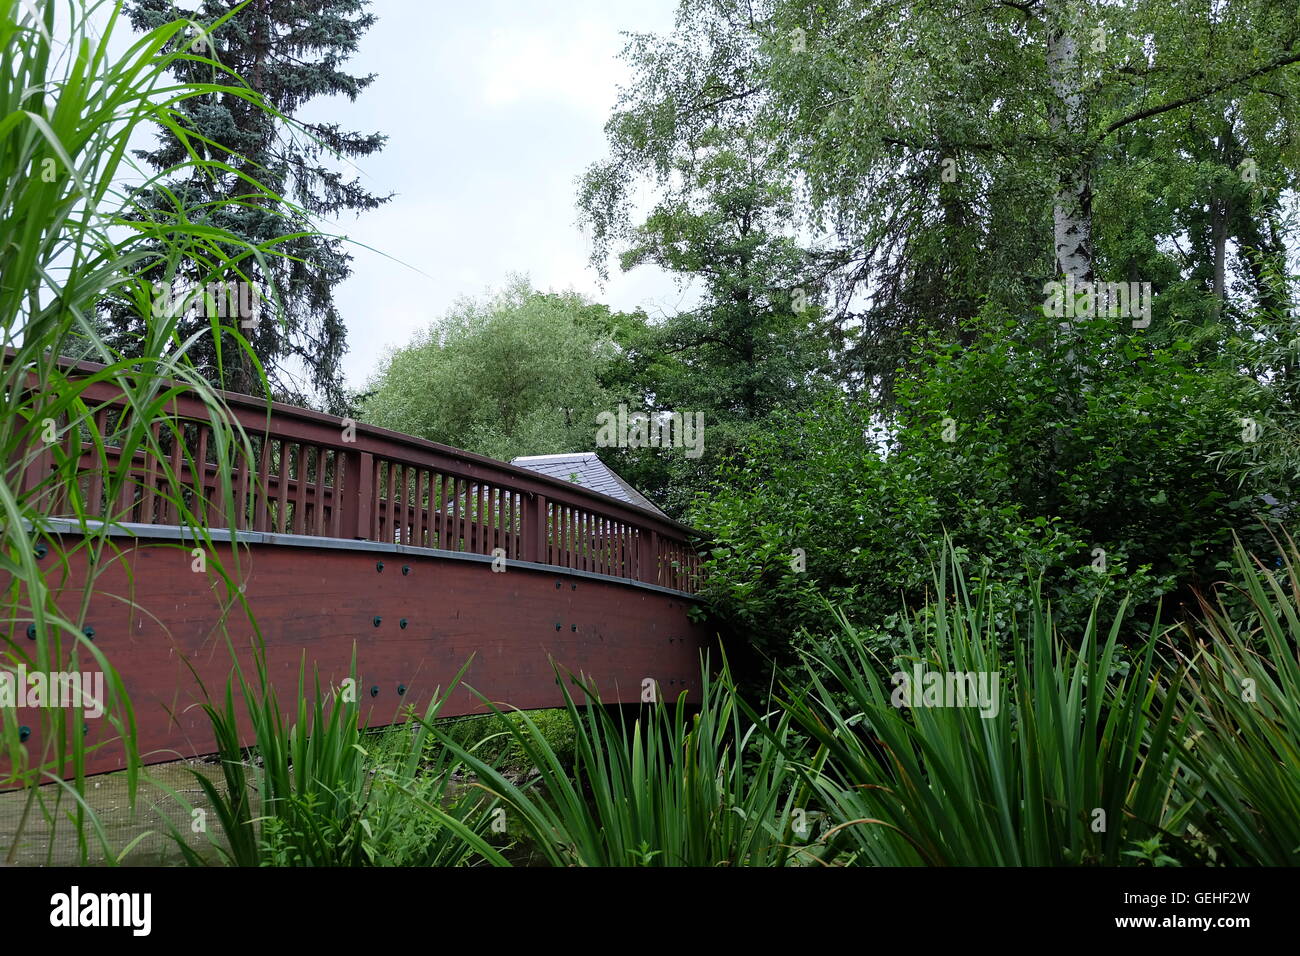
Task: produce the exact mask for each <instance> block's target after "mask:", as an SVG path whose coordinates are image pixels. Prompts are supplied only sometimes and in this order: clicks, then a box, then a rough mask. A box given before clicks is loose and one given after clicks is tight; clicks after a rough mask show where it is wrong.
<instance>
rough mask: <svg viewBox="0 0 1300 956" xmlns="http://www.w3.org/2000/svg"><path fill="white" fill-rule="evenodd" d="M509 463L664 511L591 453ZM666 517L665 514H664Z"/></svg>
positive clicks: (532, 458)
mask: <svg viewBox="0 0 1300 956" xmlns="http://www.w3.org/2000/svg"><path fill="white" fill-rule="evenodd" d="M510 464H512V465H518V466H519V467H520V468H527V469H528V470H529V471H536V472H540V473H541V474H543V475H550V476H551V477H552V478H558V479H560V481H572V482H573V483H574V484H578V485H582V487H584V488H586V489H588V490H590V491H595V492H599V493H600V494H602V495H608V496H609V497H611V498H617V499H618V500H619V501H624V502H627V503H628V504H630V505H636V506H637V507H638V508H645V509H646V510H647V511H653V512H654V513H655V514H657V515H662V514H663V512H662V511H660V510H659V509H658V508H656V507H655V505H654V502H652V501H651V500H650V499H649V498H647V497H646V496H645V495H643V494H641V492H639V491H637V490H636V489H635V488H633V487H632V486H631V485H629V484H628V483H627V482H626V481H624V480H623V479H622V478H620V477H619V476H618V475H617V474H616V473H615V472H614V470H613V469H612V468H610V467H609V466H608V465H606V464H605V463H604V462H603V461H601V460H600V459H599V458H597V457H596V453H595V452H594V451H586V452H578V453H577V454H571V455H525V456H523V457H521V458H515V459H513V460H512V461H511V462H510ZM665 517H666V515H665Z"/></svg>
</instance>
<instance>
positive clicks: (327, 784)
mask: <svg viewBox="0 0 1300 956" xmlns="http://www.w3.org/2000/svg"><path fill="white" fill-rule="evenodd" d="M305 673H306V665H305V663H304V665H303V667H302V669H301V670H300V671H299V679H298V707H297V710H296V719H295V720H294V722H293V723H291V724H290V723H288V722H287V721H286V719H285V716H284V713H283V711H282V709H281V707H280V704H279V702H278V700H277V699H276V695H275V692H274V690H272V689H270V688H269V686H268V684H267V681H266V672H265V669H264V664H263V662H262V660H261V658H260V656H259V659H258V680H257V683H256V685H253V684H250V683H249V682H248V681H247V680H245V678H244V676H243V674H242V672H238V674H237V676H238V682H239V688H240V691H241V698H242V700H243V702H244V705H245V710H246V715H247V719H248V721H249V722H251V724H252V727H253V738H254V748H253V751H252V753H251V754H249V755H248V756H246V755H245V752H244V751H243V749H242V748H241V747H240V734H239V727H240V725H241V724H242V723H243V721H241V720H240V717H239V712H238V710H237V708H236V706H235V702H234V683H235V681H234V679H233V678H232V680H231V681H230V682H229V683H227V685H226V698H225V704H224V706H220V707H219V706H217V705H216V704H213V703H209V704H206V705H205V706H204V710H205V711H206V712H207V714H208V718H209V720H210V721H211V722H212V727H213V730H214V732H215V734H216V738H217V745H218V755H219V757H220V759H221V767H222V773H223V776H224V778H225V786H224V787H218V786H217V785H216V784H214V783H213V782H212V781H211V780H209V779H208V778H207V777H206V776H204V775H203V774H201V773H199V772H198V771H192V773H193V774H194V778H195V780H196V782H197V783H198V784H199V786H200V787H201V788H202V789H203V792H204V794H205V795H206V796H207V798H208V800H209V802H210V804H211V807H212V812H213V813H214V814H215V815H216V818H217V821H218V823H219V824H220V832H221V833H222V834H223V835H224V838H225V840H224V843H219V842H217V841H216V840H215V839H212V841H211V842H212V844H213V846H214V847H215V849H216V851H217V853H218V854H219V855H220V857H221V858H222V859H223V860H224V861H225V862H227V863H229V864H232V865H236V866H379V865H383V866H457V865H465V864H467V863H469V862H471V861H473V860H474V859H476V858H477V855H479V854H481V855H482V856H483V857H485V858H487V859H488V860H492V861H498V860H499V856H498V854H497V852H496V850H494V849H493V848H492V847H491V846H490V845H489V844H488V843H487V841H486V840H485V839H484V837H483V834H484V833H485V832H486V831H487V828H488V826H489V824H490V812H491V809H492V805H491V801H490V800H487V799H485V798H484V796H483V794H482V793H481V792H479V791H474V790H470V789H467V788H460V789H457V788H456V787H455V785H454V779H455V774H456V772H457V769H458V767H459V762H458V761H457V760H456V759H455V758H454V757H451V756H450V755H449V754H448V753H447V752H445V751H442V750H433V751H431V750H430V748H428V747H427V746H426V732H425V729H424V725H423V724H422V723H418V722H417V723H415V724H414V725H413V726H412V727H411V728H409V730H397V731H395V732H393V733H390V734H388V735H386V736H385V737H383V738H382V743H380V744H379V746H376V747H374V748H373V749H371V747H372V740H371V739H370V738H367V736H366V734H365V732H364V731H363V730H362V729H360V722H361V717H360V707H359V705H358V704H357V701H356V695H355V693H352V694H350V695H348V694H344V693H342V692H340V691H339V690H332V691H330V692H328V693H325V692H322V689H321V686H320V681H319V678H317V680H316V683H315V686H314V688H309V687H308V686H307V685H306V682H305ZM457 679H459V675H457ZM453 686H454V683H453ZM353 689H354V690H355V677H354V678H353ZM446 699H447V694H443V695H442V696H440V697H437V698H435V699H434V700H433V701H431V702H430V704H429V709H428V711H427V713H426V715H425V719H426V720H432V719H434V718H436V716H437V713H438V710H439V708H440V707H441V706H442V705H443V703H445V701H446ZM376 742H377V741H376ZM210 836H211V837H215V834H210ZM173 837H174V838H175V840H176V842H177V845H178V847H179V848H180V849H181V852H182V853H183V854H184V855H185V857H186V859H187V860H188V861H189V862H190V863H191V864H195V865H198V864H202V863H204V862H206V861H205V858H204V857H203V855H202V854H200V853H199V852H198V851H196V850H194V849H193V848H192V847H190V846H189V844H188V842H187V840H186V838H185V836H184V835H183V834H180V833H177V832H173Z"/></svg>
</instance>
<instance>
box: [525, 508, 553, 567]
mask: <svg viewBox="0 0 1300 956" xmlns="http://www.w3.org/2000/svg"><path fill="white" fill-rule="evenodd" d="M524 513H525V514H526V515H527V520H526V521H525V522H524V526H523V528H522V531H523V535H524V554H523V559H524V560H525V561H535V562H537V563H539V564H545V563H546V559H547V557H548V555H547V554H546V532H547V527H546V520H547V507H546V495H533V496H532V498H531V499H529V502H528V507H527V509H526V510H525V512H524Z"/></svg>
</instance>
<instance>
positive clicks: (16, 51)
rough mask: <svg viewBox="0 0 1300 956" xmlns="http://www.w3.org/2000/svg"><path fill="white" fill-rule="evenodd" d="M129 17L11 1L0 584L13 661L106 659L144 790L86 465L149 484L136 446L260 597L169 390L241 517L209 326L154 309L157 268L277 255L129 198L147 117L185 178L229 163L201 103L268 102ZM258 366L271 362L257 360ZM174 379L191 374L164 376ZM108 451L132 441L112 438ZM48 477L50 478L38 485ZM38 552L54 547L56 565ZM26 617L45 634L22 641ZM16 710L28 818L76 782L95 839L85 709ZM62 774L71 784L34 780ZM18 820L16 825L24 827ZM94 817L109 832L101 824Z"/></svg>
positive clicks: (171, 30)
mask: <svg viewBox="0 0 1300 956" xmlns="http://www.w3.org/2000/svg"><path fill="white" fill-rule="evenodd" d="M120 16H121V8H120V5H119V4H117V3H104V2H101V3H84V2H76V0H74V2H69V3H66V4H59V3H55V2H52V0H39V2H35V3H26V2H23V3H20V2H16V0H11V2H5V3H3V4H0V180H2V181H3V189H0V194H2V195H3V197H4V199H3V202H0V275H3V277H4V281H3V282H0V329H3V342H0V345H2V346H3V347H4V348H5V349H7V350H12V352H11V354H9V355H7V356H6V357H5V359H4V362H3V365H0V380H2V381H0V386H2V387H0V396H2V404H3V408H2V410H0V449H3V460H4V461H5V463H6V466H5V468H4V470H3V472H0V582H2V583H3V603H4V616H5V619H6V620H8V621H9V622H10V623H9V627H8V628H7V629H6V631H5V632H4V634H3V649H4V652H5V653H4V664H3V666H4V667H5V668H6V669H11V668H17V667H18V666H20V665H21V666H25V667H26V668H28V670H29V671H37V670H39V671H46V672H48V671H63V670H74V671H75V670H79V669H87V668H93V669H99V670H102V671H103V672H104V673H105V675H106V678H107V680H106V690H107V695H108V698H109V699H108V700H107V701H105V706H106V714H105V719H106V722H107V723H108V724H109V725H110V726H111V727H112V728H113V731H114V732H115V734H116V736H117V737H118V739H117V740H114V741H112V742H111V743H107V742H106V743H104V744H98V745H97V746H114V747H121V748H122V749H123V751H124V758H125V760H126V767H127V774H128V792H129V794H131V795H132V796H133V795H134V793H135V786H136V779H137V775H138V773H139V756H138V754H137V752H136V733H135V723H134V717H133V713H132V710H131V706H130V702H129V699H128V697H127V694H126V689H125V685H124V683H123V682H122V679H121V677H120V675H118V673H117V672H116V670H115V669H114V668H113V666H112V662H111V660H110V659H109V658H108V657H106V656H105V653H104V651H103V650H102V649H100V648H98V647H96V645H95V644H94V643H93V642H91V641H90V640H89V639H88V637H86V636H85V634H84V633H83V627H84V625H85V623H86V621H85V615H86V613H87V609H88V606H89V602H90V598H91V595H92V594H93V593H94V592H95V590H96V589H97V588H98V587H99V576H100V574H101V573H103V570H104V569H106V568H109V567H112V566H113V565H114V563H115V562H114V560H113V558H114V554H115V551H114V547H113V544H112V539H111V538H110V536H109V531H110V530H111V529H112V528H113V526H114V525H115V524H116V523H117V522H118V521H120V520H121V516H120V514H118V513H115V512H112V511H111V510H110V514H109V521H107V522H102V523H101V522H99V521H94V520H91V519H89V517H88V516H89V515H90V514H98V513H99V508H100V506H101V504H102V502H101V501H91V500H89V498H88V497H87V495H88V490H87V483H86V482H84V481H81V480H79V477H82V476H84V475H85V474H86V472H87V471H88V470H90V471H94V470H97V471H99V472H100V473H101V474H102V478H103V482H102V488H103V491H104V494H105V500H107V501H109V502H119V501H122V500H123V498H129V497H130V496H131V490H132V486H133V485H135V484H137V483H138V482H139V480H140V479H139V476H138V475H132V473H131V470H132V468H133V467H135V466H134V461H135V457H134V456H136V455H143V456H147V457H149V458H151V459H152V460H154V461H156V462H157V481H158V484H157V487H156V491H157V493H158V494H159V496H160V498H161V499H162V500H164V501H165V502H167V504H168V506H169V507H171V508H173V509H175V511H174V513H175V514H176V515H178V518H177V522H178V524H180V525H182V526H184V527H186V528H187V529H189V530H190V531H191V532H192V534H193V537H194V539H195V540H196V541H197V543H199V544H201V545H202V546H203V547H204V548H205V550H206V551H207V553H208V554H209V555H212V556H213V557H212V558H211V559H210V561H211V565H210V567H211V569H212V570H213V571H215V572H216V573H217V574H218V575H219V576H220V578H221V580H222V582H223V583H224V585H225V587H226V593H225V595H224V597H225V599H226V600H227V601H228V604H229V606H230V608H231V609H232V611H245V612H246V611H247V610H248V609H247V605H246V604H243V603H242V596H240V595H239V594H238V591H237V588H236V585H235V584H234V583H233V580H232V577H231V572H230V569H228V568H226V567H224V566H223V565H222V562H221V561H220V560H219V558H217V557H216V556H215V551H216V549H214V548H213V546H212V542H211V540H210V535H209V534H208V531H207V529H205V528H204V527H203V524H202V521H201V519H200V517H199V516H198V515H197V514H196V513H195V512H194V510H193V507H192V502H191V500H190V498H188V497H187V495H186V493H185V489H184V486H183V483H182V481H181V475H180V472H179V469H176V468H175V467H173V464H172V462H173V459H172V458H171V455H170V451H171V449H172V448H173V447H174V446H173V445H172V444H171V443H172V442H176V441H179V440H181V439H182V437H183V434H184V433H183V428H182V426H181V424H180V423H178V422H177V421H175V419H174V418H173V417H171V415H170V413H169V412H168V410H167V409H168V405H169V404H170V402H171V400H172V398H173V397H174V396H175V395H176V394H177V393H179V392H180V391H186V390H188V392H189V394H191V395H193V396H195V397H197V398H198V399H199V400H200V401H202V402H203V403H204V405H205V406H206V408H207V410H208V415H209V424H210V426H211V428H212V441H211V444H210V445H209V449H210V450H211V452H212V453H213V454H214V455H215V461H216V473H215V482H216V487H217V489H218V492H219V493H220V494H222V495H224V500H225V506H226V513H232V512H233V503H232V502H233V492H232V483H231V474H232V465H233V463H234V462H235V461H237V460H238V459H240V458H241V457H242V458H243V459H244V460H245V461H248V460H250V459H251V458H252V454H251V448H250V445H249V441H248V437H247V435H246V434H244V432H243V431H242V430H241V429H240V428H239V427H238V426H233V425H232V424H231V423H230V419H229V418H228V417H227V414H226V411H227V410H226V409H225V407H224V405H223V403H222V401H221V399H220V397H219V396H217V395H215V394H214V393H213V392H212V390H211V388H210V387H209V386H208V385H207V384H206V382H205V381H204V379H203V378H202V376H201V375H200V374H199V373H198V372H197V371H196V369H195V363H194V362H193V361H192V351H193V349H194V340H193V339H184V340H182V339H180V338H178V337H177V336H176V332H177V325H176V321H175V318H174V317H172V316H166V315H164V316H154V315H153V314H152V312H151V308H150V306H151V302H150V298H151V296H150V289H149V286H148V285H147V283H146V282H145V281H144V279H145V275H146V273H149V272H151V271H152V270H156V269H158V268H161V269H162V270H163V271H164V272H165V273H167V274H169V275H170V274H174V273H175V272H176V270H177V269H179V268H180V267H181V265H182V263H184V264H186V268H188V269H190V270H191V271H192V273H193V274H194V275H195V276H197V277H198V278H200V279H202V280H204V281H208V280H216V279H223V278H226V277H227V276H228V274H229V270H231V269H232V268H236V267H237V266H236V263H237V262H238V261H241V260H242V261H257V260H258V258H259V257H260V256H261V255H262V253H261V251H260V250H258V249H255V248H253V247H251V246H250V245H249V244H247V243H245V242H244V241H243V240H242V239H240V238H239V237H238V236H236V235H234V234H232V233H229V232H227V231H225V230H224V229H223V228H221V226H220V224H219V223H205V224H199V223H198V222H197V221H196V219H195V218H194V217H193V216H191V213H193V212H194V210H192V209H190V208H188V207H186V206H185V205H183V204H181V205H178V206H177V208H176V212H177V219H176V221H175V222H174V223H173V224H172V225H171V226H169V227H168V228H166V229H158V228H155V226H154V224H151V223H150V222H148V221H147V220H145V219H142V218H141V216H140V209H139V208H138V207H137V206H136V205H135V197H134V196H133V195H125V196H124V195H123V194H122V193H121V192H120V189H119V187H118V186H117V185H116V184H117V183H118V182H120V180H121V179H122V178H125V177H130V176H133V175H135V173H136V171H134V170H133V168H132V166H131V164H130V160H129V155H130V154H129V152H128V146H129V145H130V143H131V142H132V140H133V137H135V136H137V135H139V134H141V133H142V132H143V131H144V130H145V129H147V128H148V126H149V125H150V124H159V125H161V126H163V127H165V128H167V129H169V130H171V131H172V132H173V134H174V135H175V136H177V137H178V140H179V141H180V142H181V143H182V144H184V145H185V146H186V147H187V148H186V149H184V150H183V153H182V155H180V156H179V157H178V158H177V161H176V162H177V165H176V166H174V167H173V168H172V169H170V170H169V173H170V174H174V175H178V176H184V175H202V174H203V171H207V172H209V173H210V172H211V171H212V169H213V166H214V164H213V163H212V162H211V161H209V160H207V159H205V158H203V157H202V156H201V155H199V154H200V152H201V149H198V148H195V147H196V143H195V140H194V138H193V137H191V136H190V134H189V133H188V132H187V130H186V128H185V124H184V112H185V109H186V106H187V104H188V103H189V102H190V101H192V100H193V99H194V98H196V97H200V96H231V97H235V98H240V99H242V100H243V101H244V102H245V104H246V105H247V106H248V108H249V109H250V110H254V111H255V110H258V109H266V108H267V107H266V106H265V104H264V103H263V102H262V101H261V100H259V99H258V98H257V97H256V96H254V95H252V94H251V93H249V92H248V90H247V89H245V88H242V87H236V86H230V85H224V84H223V82H222V77H221V76H213V77H209V78H208V79H206V80H204V81H196V82H194V83H192V84H190V85H186V86H177V85H175V84H173V83H172V82H171V81H170V79H169V73H170V71H171V70H172V68H173V67H174V66H175V65H176V63H177V61H178V60H179V59H181V58H183V57H184V56H186V55H187V54H186V53H185V52H183V50H182V49H181V48H180V45H179V44H178V43H177V42H176V41H177V37H178V36H179V34H180V33H181V31H182V30H183V29H184V28H185V24H184V23H183V22H181V21H176V22H169V23H163V24H160V25H158V26H157V27H155V28H154V29H152V30H150V31H148V32H147V33H144V34H143V35H142V36H139V37H136V38H134V39H133V41H132V42H130V43H124V42H122V41H121V33H122V23H121V19H120ZM145 178H146V180H147V179H148V177H145ZM244 193H245V201H254V200H264V201H266V202H274V201H275V200H276V198H277V197H276V196H275V194H273V193H271V192H270V191H268V190H267V189H266V188H265V187H263V186H262V185H261V184H259V183H258V182H257V181H256V179H254V178H252V177H248V178H246V179H245V181H244ZM222 206H223V203H222V202H217V203H214V204H213V205H212V206H211V207H209V210H208V211H209V212H210V213H214V214H216V213H219V211H220V209H221V208H222ZM106 297H111V298H114V299H115V300H117V301H119V302H121V303H124V304H125V307H129V308H132V309H134V310H135V314H136V316H137V317H138V319H139V321H140V323H141V325H142V328H143V336H142V338H141V340H140V342H139V343H138V348H137V350H136V351H135V353H134V358H131V359H124V358H123V357H122V356H121V355H120V354H119V353H117V352H115V351H114V350H113V349H112V348H111V347H110V346H109V345H108V343H106V342H105V341H104V339H103V337H102V336H101V335H100V333H99V331H98V329H97V327H96V325H95V323H94V321H93V315H94V310H95V308H96V306H97V305H98V304H99V302H100V301H101V300H102V299H104V298H106ZM223 338H224V340H225V341H226V348H227V354H230V353H232V352H241V351H242V352H245V353H246V352H247V343H246V341H244V340H243V339H242V337H241V336H240V335H239V333H238V331H237V330H226V332H225V333H224V335H223ZM62 356H71V357H75V358H85V359H90V360H93V361H96V362H99V363H102V364H103V365H104V366H105V367H104V368H103V369H102V370H101V371H98V372H95V373H94V374H76V373H74V372H72V371H71V370H70V369H69V368H68V367H67V366H66V365H65V364H61V362H60V359H61V357H62ZM250 361H251V362H252V367H253V368H254V370H256V368H257V366H256V360H255V358H250ZM165 381H171V382H175V383H179V384H177V385H174V386H167V387H164V386H163V384H162V383H163V382H165ZM103 383H107V384H109V385H111V387H112V388H113V389H114V390H116V391H118V392H120V393H121V394H123V395H125V397H126V400H127V407H128V408H129V409H130V414H128V415H120V414H118V413H117V412H113V413H112V414H111V415H110V416H109V417H108V418H107V419H106V420H105V421H104V422H103V427H101V425H100V424H97V422H96V416H97V414H98V413H99V412H100V411H101V410H104V409H105V408H106V406H105V405H104V404H103V403H101V402H100V401H98V400H96V399H91V398H90V397H89V396H90V395H91V390H92V389H94V388H95V387H96V386H98V385H101V384H103ZM51 425H52V426H53V428H54V431H55V438H56V441H55V442H53V443H48V442H46V441H44V440H43V439H42V435H43V433H44V432H45V431H46V429H47V427H49V426H51ZM109 446H118V447H120V448H121V449H122V453H121V454H118V453H116V452H112V453H110V452H109V451H107V450H106V449H107V447H109ZM83 455H85V456H88V459H89V462H90V463H89V465H88V466H87V465H85V464H83V463H82V459H83ZM41 456H47V457H44V458H43V465H42V468H41V469H40V473H39V474H38V473H37V469H36V468H35V467H34V466H35V464H36V462H37V461H40V460H42V457H41ZM182 458H183V464H184V467H185V468H187V469H189V470H190V471H193V470H194V468H195V463H194V461H193V460H192V459H193V450H192V449H186V450H185V453H184V455H183V456H182ZM45 466H48V468H47V467H45ZM33 475H34V476H35V480H34V481H26V480H24V477H25V476H27V477H30V476H33ZM56 514H57V515H59V516H62V517H65V518H66V519H67V520H69V521H70V522H71V524H72V530H71V533H70V534H65V535H56V533H55V531H56V528H55V526H54V525H53V524H52V523H51V522H50V521H49V520H48V519H49V518H50V516H51V515H56ZM38 549H45V550H44V551H41V552H40V553H46V552H48V555H47V557H46V558H45V561H44V564H43V565H42V564H41V563H39V560H38V557H37V554H38ZM78 552H82V553H83V554H84V557H85V558H86V564H87V565H88V566H89V567H90V568H92V569H93V570H92V572H91V574H90V576H89V579H88V580H86V581H84V582H82V583H77V584H73V583H71V578H70V572H69V561H70V557H71V556H73V555H76V554H77V553H78ZM235 560H236V562H237V560H238V559H237V558H236V559H235ZM60 582H62V583H61V584H60ZM126 600H127V601H128V602H129V601H130V599H129V597H128V598H126ZM29 626H30V627H31V628H32V635H33V640H31V641H29V640H26V639H25V636H20V635H23V632H24V631H25V630H26V629H27V627H29ZM3 716H4V719H3V721H2V729H0V740H2V745H3V748H4V751H5V753H6V757H7V768H8V770H7V774H6V779H5V781H4V782H5V784H6V785H18V786H23V787H28V788H30V789H29V790H28V793H29V796H30V799H29V800H28V803H27V806H26V808H25V810H24V815H23V820H24V821H26V820H27V819H28V818H29V814H30V812H31V811H32V810H33V808H37V812H39V813H41V814H43V815H45V816H46V817H47V818H50V819H62V818H64V817H65V815H67V811H65V809H64V808H63V807H62V806H61V804H60V800H61V799H62V798H63V797H64V795H65V794H71V795H72V796H71V800H72V802H73V803H74V806H73V807H72V808H71V813H70V816H71V818H72V819H73V820H74V821H75V824H76V826H77V828H78V833H79V835H81V836H83V837H84V835H85V834H84V830H83V825H84V824H85V823H86V822H87V815H86V806H85V803H84V801H83V800H82V799H81V796H80V792H81V791H82V790H83V789H84V786H85V779H84V768H85V755H86V751H87V746H86V743H85V741H84V739H83V734H82V732H81V728H82V719H83V718H82V715H81V714H80V713H78V712H76V711H75V710H68V709H64V708H56V707H51V708H48V709H46V710H44V711H42V712H41V713H40V714H39V715H38V716H37V720H38V722H39V726H38V727H36V728H34V729H35V730H36V731H37V733H38V735H39V736H37V737H36V740H39V741H40V747H37V746H36V745H35V741H32V742H29V743H26V744H24V743H23V742H22V741H21V740H20V736H19V725H20V723H21V721H20V720H18V719H17V714H16V713H15V712H14V711H13V710H12V709H11V708H10V709H7V710H6V712H5V714H4V715H3ZM29 721H30V718H29ZM106 736H107V735H106ZM48 774H58V775H59V776H63V777H67V778H69V779H70V780H71V783H70V785H69V786H68V787H55V788H44V789H38V788H37V784H38V783H40V782H44V781H45V780H46V779H47V775H48ZM51 804H52V806H51ZM90 822H91V823H92V824H93V823H94V821H93V820H92V821H90ZM22 828H23V824H22V823H20V826H19V835H21V831H22ZM95 832H96V834H98V838H99V839H100V840H101V842H102V839H103V836H102V829H100V828H98V827H96V829H95ZM16 845H17V841H15V846H16ZM82 848H83V851H84V849H85V844H84V843H83V844H82Z"/></svg>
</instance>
